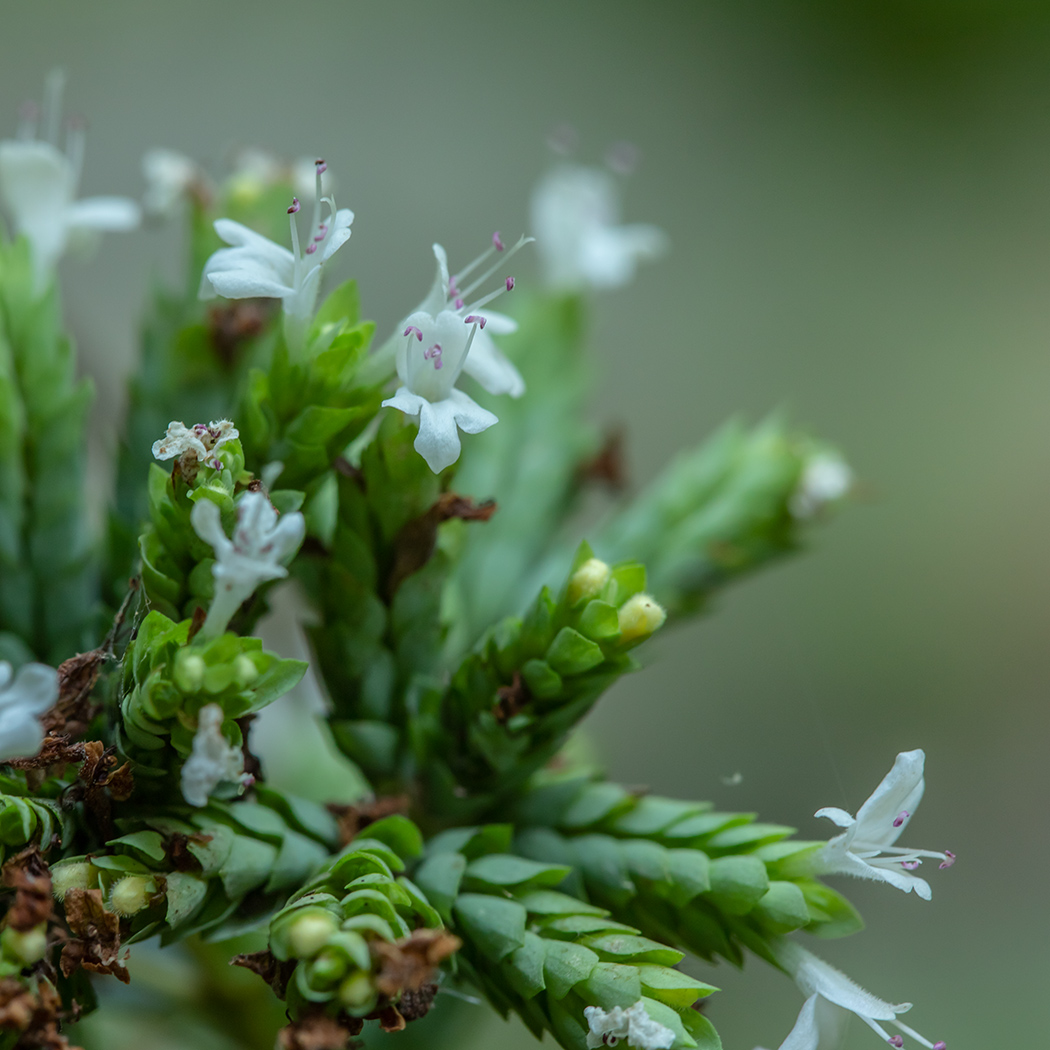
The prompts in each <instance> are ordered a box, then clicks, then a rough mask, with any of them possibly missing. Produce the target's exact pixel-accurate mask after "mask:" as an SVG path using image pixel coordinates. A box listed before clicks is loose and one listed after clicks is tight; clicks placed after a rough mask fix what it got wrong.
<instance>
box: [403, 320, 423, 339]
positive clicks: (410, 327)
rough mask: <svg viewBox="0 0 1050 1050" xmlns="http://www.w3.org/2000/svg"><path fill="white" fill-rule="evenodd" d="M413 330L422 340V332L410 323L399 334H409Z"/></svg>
mask: <svg viewBox="0 0 1050 1050" xmlns="http://www.w3.org/2000/svg"><path fill="white" fill-rule="evenodd" d="M413 332H415V333H416V338H417V339H418V340H419V341H420V342H423V333H422V332H421V331H420V330H419V329H418V328H417V327H416V326H415V325H414V324H410V325H409V326H408V327H407V328H406V329H405V330H404V331H403V332H402V333H401V334H402V335H411V334H412V333H413Z"/></svg>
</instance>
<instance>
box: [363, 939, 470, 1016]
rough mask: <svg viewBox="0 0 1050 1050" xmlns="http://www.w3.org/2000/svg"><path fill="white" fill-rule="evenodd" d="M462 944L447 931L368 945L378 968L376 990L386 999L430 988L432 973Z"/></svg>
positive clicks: (373, 942) (378, 941)
mask: <svg viewBox="0 0 1050 1050" xmlns="http://www.w3.org/2000/svg"><path fill="white" fill-rule="evenodd" d="M462 943H463V942H462V941H461V940H460V939H459V938H458V937H456V936H455V935H454V934H451V933H449V932H448V930H426V929H420V930H413V931H412V933H411V934H409V936H407V937H402V938H401V939H400V940H399V941H395V942H394V943H393V944H390V943H389V942H387V941H380V940H374V941H372V942H371V943H370V944H369V947H370V948H371V950H372V955H373V957H374V958H375V959H376V961H377V962H378V964H379V969H378V972H377V973H376V978H375V985H376V990H377V991H379V993H380V994H381V995H385V996H387V998H389V999H393V998H395V997H396V996H397V995H398V994H399V993H401V992H403V991H412V992H414V991H419V990H420V989H421V988H423V987H425V986H426V985H428V984H430V983H431V982H432V981H433V978H434V970H435V968H436V967H437V966H438V964H439V963H441V962H442V961H443V960H445V959H447V958H448V957H449V956H450V955H452V953H453V952H455V951H457V950H458V949H459V947H460V945H461V944H462Z"/></svg>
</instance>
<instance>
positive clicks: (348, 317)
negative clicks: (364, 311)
mask: <svg viewBox="0 0 1050 1050" xmlns="http://www.w3.org/2000/svg"><path fill="white" fill-rule="evenodd" d="M360 317H361V296H360V293H359V291H358V288H357V281H354V280H350V281H343V283H342V284H340V285H337V286H336V287H335V288H333V289H332V290H331V291H330V292H329V293H328V295H326V296H325V300H324V302H323V303H321V306H320V307H319V309H318V311H317V313H316V314H315V315H314V325H315V326H316V327H317V328H323V327H324V326H325V325H329V324H340V323H341V324H343V325H345V326H346V327H347V328H352V327H353V326H354V325H355V324H357V322H358V320H359V319H360Z"/></svg>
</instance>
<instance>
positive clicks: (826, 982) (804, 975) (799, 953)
mask: <svg viewBox="0 0 1050 1050" xmlns="http://www.w3.org/2000/svg"><path fill="white" fill-rule="evenodd" d="M777 955H778V957H779V959H780V961H781V962H782V963H783V964H784V965H785V966H786V968H787V969H788V971H789V972H790V973H791V975H792V976H793V977H794V978H795V983H796V984H797V985H798V986H799V988H801V989H802V992H803V994H804V995H807V996H810V995H813V994H814V993H815V992H816V993H819V994H820V995H821V996H823V997H824V998H825V999H827V1000H828V1001H829V1002H832V1003H835V1004H837V1005H838V1006H841V1007H842V1008H843V1009H845V1010H849V1011H850V1012H851V1013H854V1014H856V1015H857V1016H858V1017H861V1018H873V1019H875V1020H878V1021H892V1020H893V1019H894V1018H895V1017H896V1016H897V1014H900V1013H904V1012H905V1010H910V1009H911V1003H897V1004H892V1003H887V1002H885V1001H884V1000H882V999H879V998H878V996H875V995H872V994H871V992H868V991H865V989H863V988H861V986H860V985H859V984H856V983H855V982H854V981H851V980H850V979H849V978H848V977H847V976H846V975H845V974H844V973H842V972H841V971H840V970H836V969H835V967H834V966H831V965H830V964H829V963H826V962H824V960H823V959H820V958H818V957H817V956H815V955H813V954H812V952H808V951H806V949H805V948H803V947H802V946H801V945H798V944H796V943H795V942H794V941H783V942H781V944H780V946H779V948H778V950H777Z"/></svg>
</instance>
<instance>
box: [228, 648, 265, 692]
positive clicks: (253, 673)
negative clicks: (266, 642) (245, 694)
mask: <svg viewBox="0 0 1050 1050" xmlns="http://www.w3.org/2000/svg"><path fill="white" fill-rule="evenodd" d="M233 677H234V679H235V680H236V682H237V684H238V685H239V686H240V687H241V688H242V689H244V688H245V687H246V686H249V685H251V684H252V682H254V681H255V679H256V678H258V677H259V671H258V669H257V668H256V666H255V663H254V662H253V661H252V658H251V657H250V656H248V655H246V654H245V653H241V655H240V656H238V657H237V659H236V660H234V661H233Z"/></svg>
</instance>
